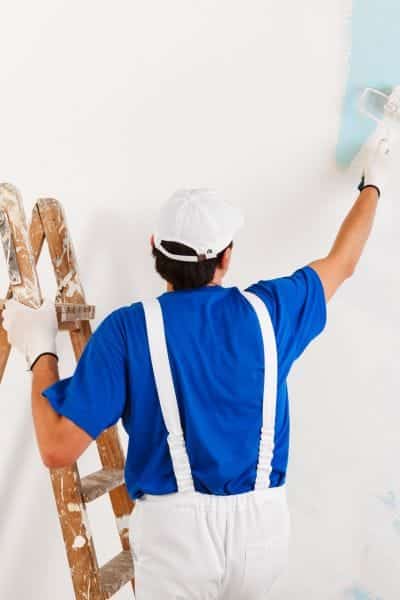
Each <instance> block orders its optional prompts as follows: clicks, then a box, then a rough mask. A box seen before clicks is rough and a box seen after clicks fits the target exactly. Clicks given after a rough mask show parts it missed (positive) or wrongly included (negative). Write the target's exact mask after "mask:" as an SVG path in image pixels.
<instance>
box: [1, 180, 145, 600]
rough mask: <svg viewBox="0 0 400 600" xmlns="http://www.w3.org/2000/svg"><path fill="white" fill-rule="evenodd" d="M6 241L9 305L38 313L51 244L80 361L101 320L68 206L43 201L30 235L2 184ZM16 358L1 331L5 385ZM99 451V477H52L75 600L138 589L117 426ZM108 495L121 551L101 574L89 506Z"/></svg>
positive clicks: (14, 196)
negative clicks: (95, 321)
mask: <svg viewBox="0 0 400 600" xmlns="http://www.w3.org/2000/svg"><path fill="white" fill-rule="evenodd" d="M0 239H1V241H2V244H3V247H4V251H5V255H6V262H7V268H8V275H9V280H10V286H9V289H8V292H7V294H6V299H8V298H11V297H13V298H15V299H16V300H17V301H18V302H22V303H23V304H26V305H28V306H31V307H34V308H38V307H39V306H40V305H41V303H42V295H41V290H40V285H39V281H38V277H37V272H36V264H37V262H38V260H39V256H40V252H41V250H42V247H43V242H44V240H45V239H46V241H47V244H48V248H49V254H50V257H51V262H52V264H53V269H54V273H55V277H56V280H57V289H58V292H57V297H56V301H55V302H56V310H57V318H58V323H59V329H63V330H67V331H68V332H69V335H70V338H71V343H72V347H73V350H74V354H75V358H76V360H78V359H79V357H80V355H81V353H82V352H83V349H84V347H85V344H86V342H87V341H88V339H89V337H90V335H91V327H90V322H89V319H91V318H93V316H94V307H93V306H90V305H87V304H86V301H85V295H84V291H83V287H82V284H81V281H80V278H79V274H78V270H77V263H76V258H75V253H74V250H73V246H72V242H71V238H70V236H69V233H68V229H67V225H66V221H65V216H64V212H63V209H62V206H61V205H60V203H59V202H58V201H57V200H54V199H51V198H43V199H39V200H38V201H37V203H36V204H35V206H34V208H33V212H32V219H31V222H30V224H29V229H28V227H27V224H26V218H25V212H24V209H23V205H22V200H21V196H20V194H19V192H18V190H17V189H16V188H15V187H13V186H12V185H10V184H6V183H4V184H1V185H0ZM3 306H4V305H3ZM0 310H1V306H0ZM9 353H10V345H9V344H8V340H7V332H6V331H5V330H4V329H3V327H2V326H1V323H0V382H1V380H2V377H3V374H4V371H5V368H6V364H7V360H8V357H9ZM96 444H97V449H98V452H99V456H100V461H101V464H102V469H100V470H99V471H96V472H95V473H92V474H90V475H87V476H86V477H83V478H82V479H81V477H80V475H79V470H78V467H77V463H75V464H74V465H72V466H69V467H63V468H57V469H49V471H50V477H51V483H52V486H53V492H54V496H55V500H56V506H57V511H58V516H59V519H60V523H61V529H62V533H63V538H64V542H65V547H66V552H67V558H68V563H69V567H70V571H71V577H72V582H73V587H74V591H75V598H76V600H105V599H106V598H110V597H111V596H113V595H114V594H115V593H116V592H117V591H118V590H119V589H120V588H121V587H122V586H124V585H125V584H126V583H128V582H131V584H132V589H133V592H134V589H135V582H134V569H133V560H132V554H131V549H130V539H129V517H130V514H131V512H132V510H133V508H134V504H135V503H134V501H133V500H132V499H131V498H130V496H129V494H128V491H127V488H126V485H125V481H124V467H125V456H124V452H123V449H122V446H121V443H120V439H119V435H118V429H117V425H114V426H112V427H110V428H108V429H106V430H104V431H103V432H102V433H101V435H99V437H98V438H97V439H96ZM106 493H108V494H109V496H110V500H111V505H112V509H113V512H114V515H115V518H116V524H117V528H118V533H119V537H120V540H121V546H122V551H121V552H120V553H119V554H118V555H117V556H115V557H114V558H112V559H111V560H110V561H109V562H107V563H106V564H104V565H103V566H102V567H99V565H98V562H97V556H96V551H95V547H94V542H93V538H92V534H91V530H90V526H89V520H88V515H87V511H86V504H87V503H88V502H92V501H93V500H95V499H96V498H99V497H100V496H102V495H103V494H106ZM133 597H134V595H133Z"/></svg>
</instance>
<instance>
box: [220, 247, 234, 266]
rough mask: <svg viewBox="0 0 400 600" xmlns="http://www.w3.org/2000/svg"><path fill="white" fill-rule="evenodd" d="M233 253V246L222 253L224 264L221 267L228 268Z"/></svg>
mask: <svg viewBox="0 0 400 600" xmlns="http://www.w3.org/2000/svg"><path fill="white" fill-rule="evenodd" d="M231 254H232V248H226V250H225V252H224V253H223V255H222V264H221V267H222V268H223V269H226V268H227V267H228V265H229V261H230V258H231Z"/></svg>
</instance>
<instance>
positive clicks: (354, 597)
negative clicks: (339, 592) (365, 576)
mask: <svg viewBox="0 0 400 600" xmlns="http://www.w3.org/2000/svg"><path fill="white" fill-rule="evenodd" d="M345 594H346V598H349V599H350V598H351V600H383V598H381V597H379V598H378V596H375V597H374V596H371V594H370V593H369V592H367V590H366V589H365V588H363V587H359V586H353V587H351V588H348V589H346V590H345Z"/></svg>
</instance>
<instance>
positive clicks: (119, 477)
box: [81, 469, 124, 502]
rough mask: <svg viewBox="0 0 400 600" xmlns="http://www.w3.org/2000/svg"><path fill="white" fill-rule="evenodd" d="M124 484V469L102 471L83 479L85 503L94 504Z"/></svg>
mask: <svg viewBox="0 0 400 600" xmlns="http://www.w3.org/2000/svg"><path fill="white" fill-rule="evenodd" d="M123 483H124V471H123V469H100V470H99V471H96V472H95V473H91V474H90V475H87V476H86V477H83V479H81V484H82V495H83V498H84V500H85V502H92V501H93V500H96V498H100V496H103V494H106V493H107V492H109V491H111V490H114V489H115V488H116V487H118V486H120V485H122V484H123Z"/></svg>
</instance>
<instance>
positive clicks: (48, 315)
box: [3, 298, 58, 371]
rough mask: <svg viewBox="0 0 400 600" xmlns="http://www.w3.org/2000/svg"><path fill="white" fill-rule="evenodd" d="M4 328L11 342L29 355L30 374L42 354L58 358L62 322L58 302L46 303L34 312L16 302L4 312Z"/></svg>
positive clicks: (46, 300) (9, 301)
mask: <svg viewBox="0 0 400 600" xmlns="http://www.w3.org/2000/svg"><path fill="white" fill-rule="evenodd" d="M3 328H4V329H5V330H6V331H7V337H8V342H9V343H10V344H11V346H14V347H15V348H17V350H19V351H20V352H22V353H23V354H24V355H25V359H26V363H27V365H28V369H27V370H28V371H30V370H31V368H32V365H33V363H34V362H35V359H36V358H38V357H39V355H40V354H47V353H48V354H54V356H56V358H57V359H58V356H57V350H56V335H57V331H58V320H57V314H56V309H55V305H54V302H53V301H52V300H49V299H47V298H46V299H45V300H44V301H43V304H42V306H41V307H40V308H31V307H30V306H26V305H25V304H21V303H20V302H17V301H16V300H14V299H13V298H11V299H10V300H6V302H5V308H4V309H3Z"/></svg>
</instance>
